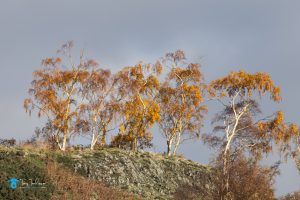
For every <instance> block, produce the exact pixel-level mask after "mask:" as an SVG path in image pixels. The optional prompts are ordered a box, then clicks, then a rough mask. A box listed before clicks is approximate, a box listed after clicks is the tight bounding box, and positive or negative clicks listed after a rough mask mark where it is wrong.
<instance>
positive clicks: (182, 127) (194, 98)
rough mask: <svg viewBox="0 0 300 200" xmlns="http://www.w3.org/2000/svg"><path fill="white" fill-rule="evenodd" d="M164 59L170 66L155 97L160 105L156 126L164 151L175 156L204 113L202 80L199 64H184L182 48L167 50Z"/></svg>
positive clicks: (196, 129) (191, 136)
mask: <svg viewBox="0 0 300 200" xmlns="http://www.w3.org/2000/svg"><path fill="white" fill-rule="evenodd" d="M165 59H166V61H168V62H165V65H166V66H165V68H167V67H168V65H171V67H170V68H171V70H170V72H169V73H168V74H167V78H166V80H165V82H164V83H163V84H162V86H161V87H160V89H159V93H158V95H157V97H156V99H157V101H158V103H159V105H160V107H161V110H160V116H161V120H160V122H159V126H160V128H161V130H162V132H163V135H164V137H165V138H166V140H167V145H168V149H167V154H168V155H171V154H173V155H175V154H176V150H177V148H178V146H179V145H180V144H181V143H182V142H183V141H184V140H186V139H192V138H195V137H197V136H198V135H199V132H200V128H201V126H202V120H203V117H204V116H203V115H204V114H205V113H206V107H205V106H203V105H201V103H202V102H203V93H202V91H203V89H204V83H203V75H202V73H201V71H200V65H199V64H197V63H196V64H195V63H190V64H185V63H184V62H183V61H184V59H185V54H184V52H183V51H177V52H175V53H169V54H167V55H166V58H165ZM185 136H186V138H184V137H185Z"/></svg>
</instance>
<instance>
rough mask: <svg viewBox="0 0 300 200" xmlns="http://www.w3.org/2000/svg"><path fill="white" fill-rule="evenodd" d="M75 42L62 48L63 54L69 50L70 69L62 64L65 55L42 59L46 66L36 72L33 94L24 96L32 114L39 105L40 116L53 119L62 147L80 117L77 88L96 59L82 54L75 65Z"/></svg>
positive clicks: (27, 109)
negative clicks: (73, 53)
mask: <svg viewBox="0 0 300 200" xmlns="http://www.w3.org/2000/svg"><path fill="white" fill-rule="evenodd" d="M72 46H73V45H72V43H71V42H69V43H67V44H65V45H63V47H62V49H61V51H62V52H63V53H64V54H67V53H68V54H69V56H68V57H67V58H68V59H70V60H69V61H70V64H68V65H67V63H66V65H67V66H68V68H67V69H65V68H66V67H65V66H64V64H63V63H64V60H63V58H65V57H63V56H62V57H57V58H45V59H43V60H42V65H43V66H44V68H43V69H40V70H36V71H34V72H33V78H34V80H33V81H32V82H31V88H30V89H29V95H30V96H31V97H30V98H28V99H25V100H24V108H25V110H26V112H29V114H31V111H32V110H35V109H36V110H37V111H38V116H39V117H44V116H45V117H46V119H47V121H48V123H51V126H52V127H53V137H54V138H55V140H56V142H57V144H58V145H59V147H60V148H61V149H62V150H65V149H66V143H67V140H68V139H69V137H70V135H71V134H72V132H73V131H74V123H75V122H74V121H75V119H76V118H77V117H78V102H77V100H78V99H77V98H76V97H77V93H78V90H79V88H80V85H81V84H83V83H84V82H85V81H86V79H87V78H88V77H89V72H88V71H87V70H88V68H90V67H91V65H92V66H94V65H95V63H96V62H91V61H90V60H87V61H85V60H84V58H83V56H82V55H81V57H80V63H79V64H78V65H75V64H74V63H73V61H72V60H71V57H70V55H71V53H70V52H71V47H72ZM67 58H66V59H67ZM65 62H66V61H65ZM54 131H55V132H56V133H55V132H54Z"/></svg>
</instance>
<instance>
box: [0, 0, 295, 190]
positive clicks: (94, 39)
mask: <svg viewBox="0 0 300 200" xmlns="http://www.w3.org/2000/svg"><path fill="white" fill-rule="evenodd" d="M299 9H300V1H296V0H287V1H279V0H265V1H258V0H252V1H250V0H248V1H240V0H235V1H233V0H229V1H217V0H151V1H150V0H147V1H146V0H122V1H121V0H119V1H117V0H115V1H113V0H107V1H102V0H85V1H83V0H51V1H50V0H44V1H40V0H0V91H1V99H0V111H1V113H0V121H1V126H0V137H3V138H10V137H15V138H17V139H25V138H28V137H30V136H31V135H32V134H33V131H34V128H35V127H36V126H40V125H41V122H40V121H39V120H38V119H37V118H36V117H33V116H32V117H29V116H28V115H27V114H26V113H25V111H24V109H23V108H22V104H23V99H24V98H25V97H26V93H27V89H28V87H29V84H30V81H31V80H32V76H31V74H32V71H33V70H35V69H38V68H39V67H40V61H41V59H42V58H43V57H46V56H53V55H55V52H56V50H57V49H58V48H59V47H60V46H61V44H63V43H65V42H66V41H68V40H73V41H74V42H75V45H76V47H78V48H84V49H85V51H86V53H87V55H88V56H89V57H92V58H95V59H96V60H97V61H99V63H100V65H101V66H107V67H108V68H110V69H112V70H113V71H116V70H118V69H121V68H122V67H124V66H127V65H132V64H135V63H137V62H138V61H140V60H145V61H147V62H151V61H155V60H156V59H157V58H159V57H161V56H163V55H164V54H165V53H167V52H170V51H174V50H177V49H182V50H184V51H185V52H186V53H187V57H188V58H190V59H191V60H193V61H197V62H200V63H201V64H202V70H203V72H204V73H205V76H206V80H208V81H209V80H212V79H215V78H217V77H220V76H223V75H225V74H227V73H228V72H230V71H232V70H239V69H245V70H247V71H248V72H257V71H263V72H268V73H269V74H270V75H271V76H272V78H273V79H274V81H275V83H276V84H278V85H279V86H281V88H282V96H283V102H282V103H280V104H278V105H273V104H272V105H269V104H263V105H262V106H263V110H264V111H265V112H266V113H269V112H271V111H273V110H274V108H273V106H275V109H276V110H278V109H282V110H283V111H284V112H285V114H286V117H287V120H288V121H291V122H295V123H298V124H300V120H299V117H298V116H299V113H300V107H299V101H300V94H299V92H298V87H299V85H300V78H299V72H300V60H299V53H300V40H299V39H298V37H299V36H300V12H299ZM210 112H211V113H215V112H217V110H214V109H213V108H212V109H211V111H210ZM205 126H207V127H210V124H209V120H208V121H207V122H206V124H205ZM207 130H209V128H207ZM156 135H159V133H156ZM154 142H155V150H156V151H162V150H164V149H165V147H163V148H162V147H161V145H160V144H162V145H164V143H162V142H161V140H160V139H159V137H156V139H155V140H154ZM179 153H182V154H184V155H185V156H186V157H187V158H189V159H192V160H194V161H197V162H200V163H204V164H206V163H208V159H209V158H210V156H211V153H212V152H211V151H210V150H209V149H207V148H206V147H205V146H203V144H202V143H201V142H190V143H186V144H185V145H184V146H183V147H182V148H181V149H180V152H179ZM266 163H268V162H266ZM275 187H276V194H277V195H282V194H285V193H287V192H292V191H295V190H297V189H300V176H299V172H298V171H297V170H296V169H295V166H294V164H293V163H292V162H289V163H287V164H284V165H283V166H282V167H281V175H280V176H279V177H278V178H277V180H276V184H275Z"/></svg>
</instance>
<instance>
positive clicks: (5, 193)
mask: <svg viewBox="0 0 300 200" xmlns="http://www.w3.org/2000/svg"><path fill="white" fill-rule="evenodd" d="M74 172H76V173H74ZM12 177H15V178H18V179H25V180H26V179H32V178H37V179H39V181H42V182H45V183H46V186H47V187H46V189H41V188H35V189H31V188H29V189H22V188H20V187H19V188H17V189H16V190H11V189H10V188H9V184H8V183H7V180H8V179H9V178H12ZM212 180H213V177H212V170H211V169H210V168H209V167H205V166H202V165H200V164H196V163H194V162H192V161H187V160H185V159H182V158H179V157H171V158H167V157H164V156H162V155H158V154H152V153H148V152H143V153H141V152H139V153H133V152H128V151H123V150H120V149H104V150H99V151H93V152H91V151H74V152H68V153H61V152H48V151H39V152H37V151H32V150H24V149H3V148H1V149H0V181H1V183H2V184H1V183H0V197H1V198H5V199H81V200H83V199H174V198H175V199H210V197H209V196H210V193H211V192H212V191H213V183H212ZM19 186H20V185H19ZM130 193H132V194H130ZM74 194H76V195H74ZM193 195H194V196H193ZM194 197H195V198H194ZM1 198H0V199H1Z"/></svg>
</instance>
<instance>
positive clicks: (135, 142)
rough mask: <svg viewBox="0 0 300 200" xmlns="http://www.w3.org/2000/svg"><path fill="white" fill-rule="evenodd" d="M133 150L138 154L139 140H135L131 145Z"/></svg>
mask: <svg viewBox="0 0 300 200" xmlns="http://www.w3.org/2000/svg"><path fill="white" fill-rule="evenodd" d="M131 150H132V151H134V152H136V151H137V139H136V138H134V139H133V141H132V143H131Z"/></svg>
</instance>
